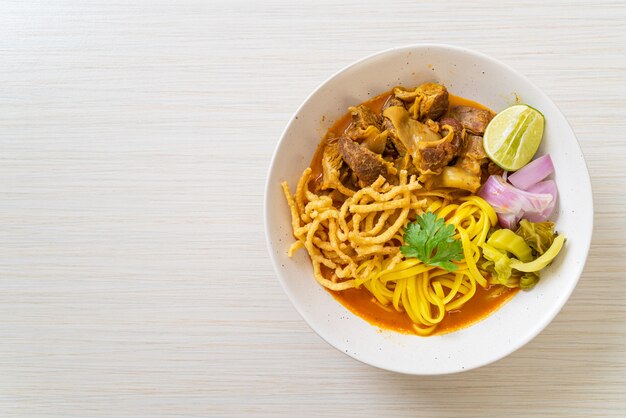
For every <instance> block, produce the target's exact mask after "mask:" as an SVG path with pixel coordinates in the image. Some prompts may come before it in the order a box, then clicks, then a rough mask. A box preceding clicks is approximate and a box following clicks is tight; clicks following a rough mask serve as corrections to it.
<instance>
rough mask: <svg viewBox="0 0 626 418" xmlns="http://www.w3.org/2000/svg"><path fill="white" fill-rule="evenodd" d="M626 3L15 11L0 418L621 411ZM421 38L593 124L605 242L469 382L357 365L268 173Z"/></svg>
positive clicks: (2, 162) (3, 236)
mask: <svg viewBox="0 0 626 418" xmlns="http://www.w3.org/2000/svg"><path fill="white" fill-rule="evenodd" d="M624 28H626V7H625V4H624V2H623V1H609V0H605V1H600V2H589V1H552V2H548V1H538V2H532V3H531V2H523V1H519V0H515V1H509V0H499V1H493V2H491V1H484V2H468V1H453V2H445V4H444V2H436V1H431V2H415V1H402V2H394V4H393V5H385V4H383V3H374V2H365V1H358V2H356V1H355V2H335V1H328V0H325V1H315V2H303V3H300V2H293V4H292V3H291V2H289V3H288V2H279V1H271V2H263V3H261V2H241V1H229V2H223V3H222V2H220V3H216V2H212V1H204V2H202V1H178V2H168V1H134V2H126V1H119V0H118V1H91V2H79V1H75V0H74V1H70V0H68V1H57V2H22V1H3V2H1V3H0V54H1V55H0V225H1V227H0V415H1V416H3V417H8V416H77V417H84V416H107V417H108V416H117V417H121V416H175V415H179V416H183V415H184V416H220V417H222V416H246V415H255V416H257V415H258V416H281V415H282V416H300V415H306V416H344V417H348V416H354V417H357V416H358V417H362V416H424V417H433V416H442V417H450V416H481V417H482V416H511V417H526V416H553V417H557V416H558V417H571V416H585V417H586V416H608V415H613V416H624V414H625V413H626V412H625V411H626V304H625V303H624V300H626V290H625V289H626V286H624V280H625V279H624V275H625V272H626V258H625V257H624V255H625V254H624V248H626V247H625V245H626V217H625V216H624V203H626V198H625V197H624V190H625V189H624V188H625V186H626V182H625V181H624V174H625V170H624V161H625V159H626V140H625V137H624V132H626V118H625V117H624V115H625V114H626V104H625V103H626V100H625V99H624V97H626V30H625V29H624ZM415 42H445V43H453V44H457V45H461V46H466V47H470V48H473V49H477V50H479V51H482V52H485V53H487V54H490V55H492V56H494V57H496V58H498V59H501V60H503V61H504V62H506V63H508V64H510V65H512V66H513V67H515V68H516V69H517V70H519V71H521V72H522V73H524V74H526V75H527V76H528V77H529V78H530V79H531V80H533V81H534V82H535V83H536V84H538V85H539V86H540V87H541V88H542V89H544V90H545V91H546V92H547V93H548V94H549V95H550V96H551V97H552V99H553V100H554V101H555V102H556V103H557V105H558V106H559V107H560V108H561V109H562V111H563V112H564V113H565V115H566V116H567V117H568V119H569V120H570V122H571V124H572V126H573V128H574V130H575V131H576V132H577V134H578V136H579V139H580V142H581V144H582V147H583V150H584V153H585V156H586V158H587V162H588V165H589V169H590V172H591V176H592V182H593V187H594V197H595V210H596V218H595V234H594V239H593V245H592V248H591V254H590V257H589V260H588V262H587V266H586V268H585V272H584V274H583V276H582V278H581V281H580V284H579V286H578V288H577V289H576V291H575V292H574V294H573V296H572V298H571V300H570V301H569V302H568V304H567V305H566V306H565V308H564V309H563V311H562V312H561V314H560V315H559V316H558V317H557V318H556V320H555V321H554V322H553V323H552V324H551V325H550V326H549V327H548V328H547V329H546V330H545V331H544V332H543V333H542V334H541V335H540V336H539V337H537V338H536V339H535V340H534V341H532V342H531V343H530V344H528V345H527V346H526V347H524V348H523V349H521V350H519V351H518V352H516V353H514V354H512V355H511V356H509V357H507V358H506V359H503V360H501V361H499V362H497V363H495V364H493V365H490V366H488V367H484V368H481V369H478V370H474V371H471V372H467V373H464V374H460V375H454V376H444V377H428V378H416V377H408V376H401V375H395V374H392V373H387V372H383V371H379V370H376V369H373V368H370V367H368V366H365V365H362V364H360V363H358V362H356V361H354V360H352V359H349V358H348V357H346V356H344V355H343V354H341V353H339V352H337V351H335V350H334V349H333V348H331V347H330V346H328V345H326V343H324V342H323V341H321V340H320V338H319V337H317V336H316V334H315V333H313V331H311V330H310V329H309V328H308V327H307V325H306V324H305V323H304V322H303V321H302V320H301V319H300V317H299V316H298V315H297V313H296V312H295V310H294V309H293V307H292V306H291V305H290V302H289V301H288V299H287V297H286V296H285V295H284V293H283V291H282V289H281V288H280V286H279V284H278V281H277V279H276V277H275V275H274V272H273V270H272V267H271V265H270V262H269V260H268V254H267V250H266V248H265V242H264V236H263V226H262V219H261V212H262V194H263V184H264V178H265V173H266V170H267V167H268V165H269V160H270V157H271V154H272V152H273V149H274V147H275V144H276V141H277V139H278V137H279V135H280V132H281V130H282V129H283V127H284V125H285V124H286V122H287V120H288V118H289V116H290V114H291V113H292V112H293V111H294V110H295V109H296V107H297V106H298V105H299V104H300V103H301V101H302V100H303V99H304V98H305V97H306V95H307V94H308V93H309V92H310V91H311V90H312V89H313V88H314V87H315V86H316V85H318V84H319V83H320V82H322V81H323V80H324V79H325V78H326V77H327V76H329V75H330V74H332V73H333V72H335V71H336V70H338V69H340V68H341V67H343V66H344V65H346V64H348V63H350V62H352V61H354V60H356V59H358V58H360V57H362V56H364V55H367V54H370V53H373V52H376V51H379V50H382V49H386V48H388V47H392V46H398V45H404V44H408V43H415Z"/></svg>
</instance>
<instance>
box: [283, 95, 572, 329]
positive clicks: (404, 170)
mask: <svg viewBox="0 0 626 418" xmlns="http://www.w3.org/2000/svg"><path fill="white" fill-rule="evenodd" d="M543 123H544V121H543V116H542V115H541V113H540V112H539V111H537V110H535V109H532V108H530V107H529V106H525V105H517V106H512V107H511V108H508V109H505V110H503V111H502V112H500V113H498V114H497V115H496V114H495V113H494V112H493V111H491V110H489V109H487V108H485V107H484V106H482V105H480V104H478V103H475V102H472V101H470V100H467V99H463V98H460V97H456V96H453V95H452V94H449V93H448V91H447V89H446V88H445V87H444V86H443V85H440V84H436V83H426V84H422V85H420V86H418V87H416V88H404V87H396V88H394V89H393V90H392V91H390V92H387V93H384V94H381V95H379V96H377V97H375V98H373V99H371V100H368V101H366V102H364V103H361V104H359V105H358V106H355V107H350V108H349V109H348V113H347V114H346V115H344V116H343V117H342V118H340V119H339V120H337V121H336V122H335V124H334V125H333V126H332V127H331V128H330V129H329V130H328V132H327V133H326V135H325V136H324V138H322V140H321V142H320V144H319V146H318V149H317V152H316V154H315V155H314V156H313V158H312V162H311V165H310V167H308V168H307V169H306V170H305V171H304V173H303V174H302V176H301V177H300V179H299V181H298V182H297V186H296V188H295V191H294V193H293V194H292V193H291V191H290V189H289V186H288V183H287V182H283V183H282V188H283V191H284V193H285V197H286V199H287V203H288V205H289V208H290V211H291V218H292V219H291V221H292V228H293V235H294V237H295V242H294V243H293V245H291V247H290V248H289V251H288V255H289V256H290V257H291V256H292V255H293V254H294V253H295V252H296V251H298V250H300V251H306V252H307V253H308V256H309V258H310V260H311V264H312V267H313V275H314V277H315V279H316V280H317V281H318V282H319V283H320V284H321V285H322V286H323V287H325V288H326V289H328V290H329V291H330V292H331V293H332V294H333V296H334V297H335V298H336V299H337V300H338V301H339V302H341V303H342V304H343V305H344V306H346V307H347V308H348V309H350V310H351V311H352V312H354V313H355V314H357V315H359V316H360V317H362V318H364V319H365V320H367V321H369V322H370V323H372V324H374V325H377V326H380V327H383V328H388V329H393V330H397V331H401V332H410V333H415V334H417V335H423V336H426V335H432V334H437V333H445V332H450V331H454V330H456V329H459V328H462V327H465V326H467V325H469V324H471V323H473V322H476V321H478V320H479V319H481V318H483V317H485V316H486V315H488V314H489V313H490V312H493V311H494V310H496V309H497V308H498V307H499V306H501V305H502V304H503V303H504V302H506V301H507V300H509V299H510V298H511V297H512V296H514V295H515V293H516V292H517V291H518V290H519V289H523V290H531V289H532V288H533V287H534V286H535V284H536V283H537V282H538V281H539V279H540V271H541V270H542V269H543V268H544V267H546V266H547V265H548V264H549V263H550V262H551V261H552V260H553V259H554V257H555V256H556V255H557V254H558V253H559V251H560V250H561V248H562V246H563V242H564V237H563V236H562V235H558V234H556V233H555V231H554V224H553V223H552V222H550V221H549V220H548V219H549V217H550V216H551V214H552V211H553V209H554V206H555V203H556V199H557V191H556V184H555V183H554V181H553V180H546V178H547V177H548V176H549V175H550V174H551V173H552V171H553V167H552V163H551V160H550V157H549V155H546V156H542V157H540V158H537V159H535V160H534V161H532V162H531V159H532V158H533V157H534V154H535V152H536V150H537V147H538V146H539V143H540V141H541V137H542V134H543ZM511 167H515V170H516V171H515V173H514V174H512V169H511ZM507 176H508V178H507Z"/></svg>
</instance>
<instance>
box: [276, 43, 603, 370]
mask: <svg viewBox="0 0 626 418" xmlns="http://www.w3.org/2000/svg"><path fill="white" fill-rule="evenodd" d="M427 81H437V82H440V83H442V84H444V85H445V86H446V87H447V88H448V90H449V91H450V92H452V93H453V94H455V95H459V96H463V97H466V98H469V99H472V100H475V101H477V102H479V103H482V104H484V105H486V106H488V107H489V108H491V109H493V110H495V111H500V110H502V109H504V108H506V107H507V106H510V105H512V104H514V103H515V101H516V99H519V100H520V101H521V102H522V103H527V104H529V105H531V106H533V107H535V108H537V109H539V110H541V112H543V114H544V115H545V118H546V130H545V133H544V138H543V142H542V145H541V148H540V149H539V155H541V154H545V153H550V155H551V156H552V160H553V162H554V166H555V169H556V175H555V176H554V177H555V180H556V182H557V185H558V190H559V204H558V206H557V210H556V211H555V215H554V216H553V218H554V219H555V220H556V225H557V230H558V231H559V232H560V233H563V234H565V235H566V236H567V243H566V245H565V247H564V250H563V251H562V252H561V254H559V256H558V257H557V259H556V260H555V262H554V263H553V264H552V265H551V266H549V267H548V268H547V269H546V270H544V271H543V272H542V279H541V281H540V282H539V284H538V285H537V286H536V287H535V288H534V289H533V290H532V291H530V292H519V293H518V294H517V295H516V296H515V297H514V298H513V299H512V300H511V301H510V302H508V303H507V304H505V305H504V306H503V307H502V308H501V309H499V310H498V311H496V312H495V313H494V314H492V315H491V316H489V317H487V318H486V319H484V320H482V321H480V322H478V323H476V324H474V325H472V326H470V327H468V328H465V329H462V330H460V331H457V332H453V333H450V334H446V335H441V336H433V337H426V338H423V337H418V336H415V335H406V334H400V333H396V332H393V331H388V330H382V331H381V330H380V329H379V328H377V327H376V326H373V325H371V324H369V323H368V322H366V321H365V320H363V319H361V318H360V317H358V316H356V315H354V314H352V313H351V312H350V311H348V310H347V309H346V308H344V307H343V306H342V305H341V304H340V303H339V302H337V301H336V300H335V299H334V298H333V297H332V296H331V295H330V294H329V293H328V292H327V291H326V290H324V289H322V288H321V287H320V285H319V284H318V283H317V282H316V281H315V279H314V278H313V274H312V268H311V264H310V261H309V259H308V256H307V254H306V252H305V251H303V250H301V251H298V252H297V255H296V256H295V257H294V258H291V259H290V258H288V257H287V249H288V247H289V245H290V244H291V243H292V242H293V236H292V233H291V222H290V215H289V210H288V206H287V204H286V203H285V199H284V197H283V194H282V191H281V188H280V182H281V181H283V180H287V181H288V182H289V184H290V186H291V188H292V191H293V189H294V187H295V184H296V182H297V180H298V179H299V177H300V175H301V174H302V171H303V170H304V169H305V168H306V167H307V166H308V164H309V163H310V161H311V158H312V156H313V153H314V152H315V149H316V147H317V145H318V143H319V141H320V139H321V138H322V136H323V135H324V133H325V131H326V130H327V129H328V127H329V126H330V125H331V124H332V123H333V121H334V120H335V119H336V118H338V117H339V116H341V115H342V114H344V113H345V112H346V111H347V108H348V106H352V105H356V104H358V103H361V102H363V101H365V100H367V99H369V98H371V97H373V96H375V95H378V94H380V93H383V92H385V91H388V90H390V89H391V88H392V87H393V86H396V85H398V84H402V85H405V86H416V85H419V84H421V83H424V82H427ZM592 229H593V204H592V195H591V184H590V181H589V174H588V171H587V167H586V165H585V161H584V159H583V155H582V152H581V150H580V147H579V145H578V142H577V140H576V136H575V135H574V132H573V131H572V129H571V127H570V126H569V124H568V123H567V121H566V120H565V117H564V116H563V114H561V112H560V111H559V109H558V108H557V107H556V106H555V105H554V103H552V101H551V100H550V99H549V98H548V97H547V96H546V95H545V94H544V93H542V92H541V91H540V90H539V88H537V87H536V86H535V85H534V84H532V83H531V82H530V81H528V80H527V79H526V78H525V77H524V76H522V75H521V74H519V73H518V72H516V71H515V70H513V69H512V68H510V67H508V66H506V65H504V64H502V63H501V62H499V61H496V60H495V59H493V58H490V57H488V56H486V55H483V54H480V53H477V52H473V51H470V50H467V49H464V48H459V47H454V46H448V45H413V46H407V47H402V48H395V49H391V50H387V51H384V52H381V53H378V54H374V55H371V56H369V57H367V58H364V59H362V60H360V61H358V62H356V63H354V64H352V65H349V66H348V67H346V68H344V69H343V70H341V71H339V72H338V73H337V74H335V75H333V76H332V77H330V78H329V79H328V80H326V81H325V82H324V83H323V84H322V85H321V86H319V87H318V88H317V89H316V90H315V91H314V92H313V93H311V95H310V96H309V97H308V98H307V99H306V100H305V101H304V103H303V104H302V106H300V108H299V109H298V110H297V111H296V113H295V114H294V115H293V117H292V118H291V120H290V121H289V124H288V125H287V127H286V128H285V131H284V132H283V135H282V137H281V138H280V141H279V143H278V146H277V148H276V151H275V152H274V156H273V158H272V162H271V165H270V169H269V173H268V176H267V184H266V190H265V232H266V236H267V243H268V247H269V251H270V255H271V258H272V261H273V263H274V267H275V269H276V273H277V274H278V277H279V279H280V281H281V283H282V285H283V287H284V289H285V292H286V293H287V295H288V296H289V298H290V299H291V301H292V302H293V304H294V306H295V307H296V309H297V310H298V312H300V314H301V315H302V317H303V318H304V319H305V320H306V321H307V322H308V324H309V325H310V326H311V328H313V329H314V330H315V332H317V333H318V334H319V335H320V336H321V337H322V338H323V339H324V340H326V341H327V342H328V343H329V344H331V345H332V346H334V347H335V348H337V349H338V350H339V351H341V352H343V353H346V354H348V355H349V356H351V357H354V358H355V359H357V360H360V361H362V362H364V363H367V364H370V365H372V366H376V367H380V368H382V369H387V370H391V371H396V372H401V373H408V374H418V375H431V374H445V373H454V372H459V371H463V370H469V369H473V368H476V367H479V366H482V365H485V364H488V363H491V362H493V361H496V360H498V359H500V358H502V357H504V356H506V355H508V354H510V353H512V352H513V351H515V350H517V349H518V348H520V347H521V346H523V345H524V344H526V343H527V342H528V341H530V340H531V339H532V338H533V337H535V336H536V335H537V334H539V332H541V330H543V329H544V328H545V327H546V326H547V325H548V324H549V323H550V321H551V320H552V319H553V318H554V317H555V316H556V314H557V313H558V312H559V311H560V310H561V308H562V307H563V305H564V304H565V302H566V301H567V299H568V298H569V296H570V294H571V293H572V291H573V290H574V287H575V286H576V283H577V282H578V278H579V277H580V274H581V273H582V270H583V267H584V264H585V260H586V258H587V253H588V250H589V245H590V242H591V234H592Z"/></svg>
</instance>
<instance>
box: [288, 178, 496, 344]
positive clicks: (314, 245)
mask: <svg viewBox="0 0 626 418" xmlns="http://www.w3.org/2000/svg"><path fill="white" fill-rule="evenodd" d="M311 173H312V170H311V169H310V168H307V169H306V170H305V171H304V173H303V174H302V177H301V178H300V180H299V182H298V185H297V187H296V192H295V195H294V196H292V195H291V192H290V190H289V186H288V184H287V182H283V183H282V188H283V191H284V194H285V197H286V199H287V203H288V205H289V208H290V211H291V218H292V228H293V234H294V236H295V237H296V239H297V240H296V242H294V244H293V245H292V246H291V247H290V249H289V253H288V254H289V256H290V257H291V256H292V255H293V254H294V252H295V251H297V250H298V249H300V248H305V249H306V250H307V252H308V254H309V257H310V258H311V262H312V265H313V271H314V275H315V278H316V280H317V281H318V282H319V283H320V284H321V285H323V286H324V287H327V288H328V289H331V290H335V291H340V290H344V289H349V288H353V287H356V288H359V287H361V286H364V287H365V288H366V289H367V290H368V291H369V292H370V293H371V294H372V295H373V297H374V298H375V299H376V300H377V301H378V302H379V303H380V305H381V306H382V307H383V308H386V309H392V308H393V309H395V310H397V311H399V312H406V313H407V315H408V316H409V317H410V318H411V320H412V321H413V323H414V325H413V327H414V329H415V332H416V333H418V334H421V335H428V334H430V333H432V332H433V331H434V330H435V328H436V327H437V324H439V323H440V322H441V321H442V320H443V318H444V315H445V312H447V311H450V310H453V309H458V308H459V307H461V306H462V305H463V304H464V303H465V302H467V301H468V300H469V299H471V298H472V296H473V295H474V293H475V292H476V284H479V285H480V286H482V287H487V279H486V278H485V277H484V276H483V274H482V273H481V271H480V270H479V269H478V267H477V265H476V263H477V262H478V260H479V258H480V254H481V252H480V249H479V248H480V246H481V245H482V244H483V243H484V242H485V239H486V237H487V234H488V232H489V230H490V228H491V227H493V226H495V225H496V223H497V216H496V213H495V211H494V210H493V208H492V207H491V206H489V204H487V202H485V201H484V200H483V199H481V198H480V197H478V196H467V197H460V198H454V197H453V196H452V195H451V194H450V193H449V192H447V191H445V190H432V191H426V190H423V189H422V186H421V184H420V183H419V181H418V180H417V178H416V177H415V176H409V175H408V174H407V172H406V171H404V170H401V171H400V172H399V173H398V178H399V182H398V184H397V185H393V184H390V183H388V182H387V181H386V180H385V178H383V177H382V176H381V177H379V178H378V180H376V181H375V182H374V183H373V184H372V185H371V186H369V187H365V188H362V189H360V190H359V191H357V192H353V193H350V194H346V193H344V197H345V200H344V201H343V203H341V204H339V203H340V201H339V200H338V201H337V202H334V201H333V198H332V197H331V195H317V194H315V193H313V192H311V191H310V190H309V187H308V184H309V180H310V179H311ZM424 212H433V213H435V214H437V216H438V217H440V218H443V219H444V220H445V222H446V223H447V224H449V225H454V227H455V230H456V235H455V238H456V239H459V240H460V241H461V243H462V247H463V254H464V257H465V259H464V260H463V261H462V262H457V263H455V264H457V266H458V269H457V270H455V271H454V272H448V271H447V270H444V269H442V268H439V267H436V266H428V265H425V264H423V263H422V262H421V261H420V260H418V259H416V258H409V259H405V258H404V255H403V254H402V253H401V252H400V246H402V245H403V244H404V241H403V237H402V234H403V231H404V228H405V227H406V225H407V224H408V223H409V222H411V221H412V220H414V219H415V218H416V217H417V216H419V215H421V214H422V213H424ZM322 266H325V267H326V268H327V269H329V271H331V272H332V274H331V278H330V279H327V278H326V277H324V275H323V273H322V270H323V267H322Z"/></svg>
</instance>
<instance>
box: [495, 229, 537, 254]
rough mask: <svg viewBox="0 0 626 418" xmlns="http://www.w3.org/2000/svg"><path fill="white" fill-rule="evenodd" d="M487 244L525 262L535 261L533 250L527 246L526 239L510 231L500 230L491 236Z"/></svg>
mask: <svg viewBox="0 0 626 418" xmlns="http://www.w3.org/2000/svg"><path fill="white" fill-rule="evenodd" d="M487 244H489V245H491V246H492V247H494V248H496V249H498V250H503V251H507V252H509V253H511V254H513V255H514V256H515V257H517V258H518V259H519V260H521V261H524V262H528V261H532V259H533V253H532V250H531V249H530V247H529V246H528V244H526V242H525V241H524V238H522V237H520V236H519V235H517V234H516V233H515V232H513V231H511V230H510V229H498V230H497V231H495V232H494V233H493V234H491V236H490V237H489V240H487Z"/></svg>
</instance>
